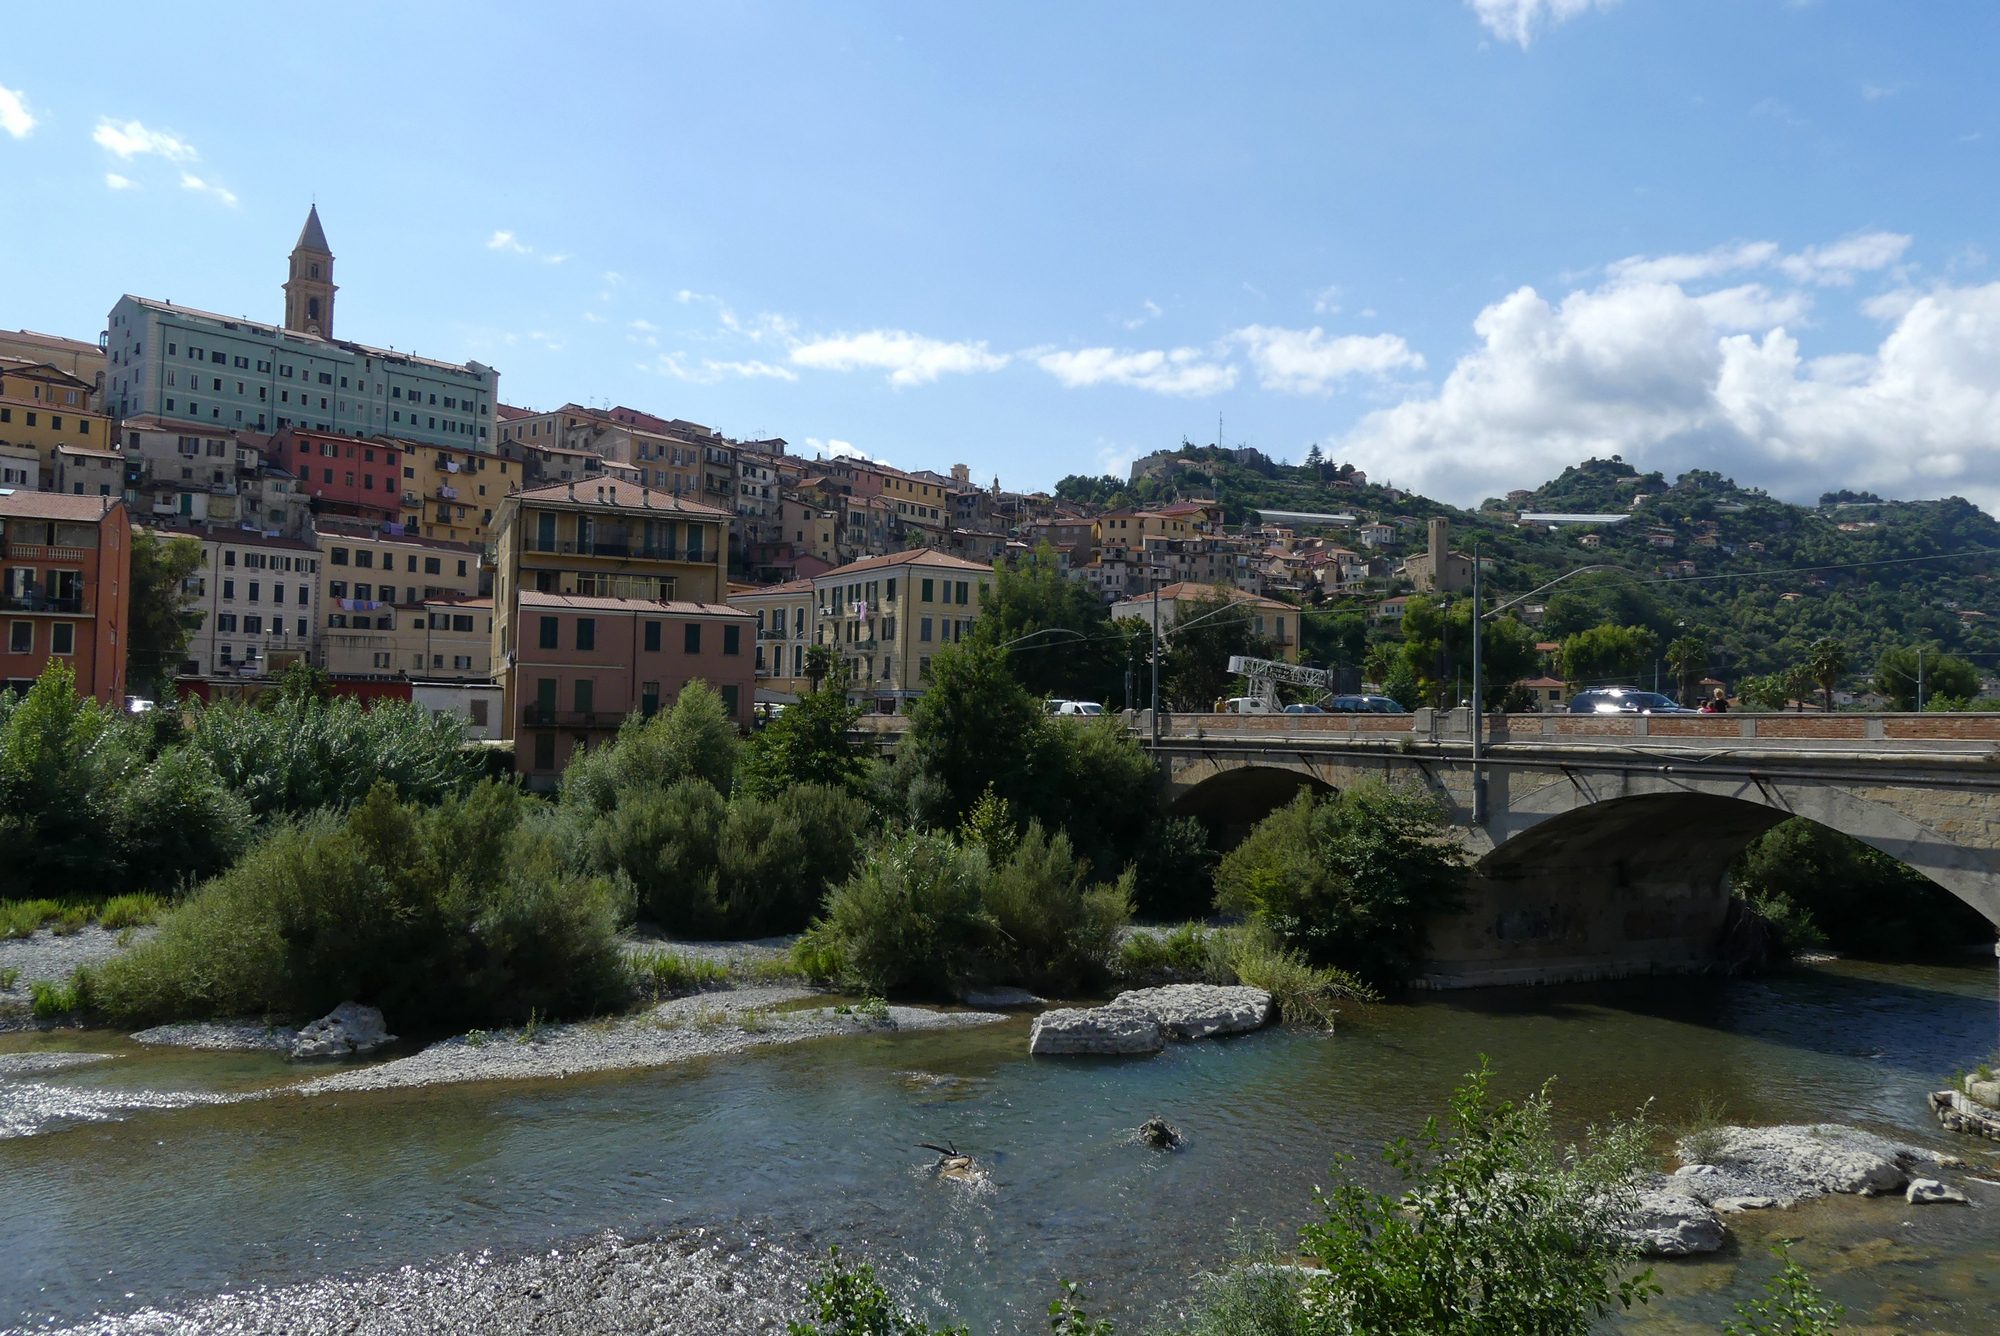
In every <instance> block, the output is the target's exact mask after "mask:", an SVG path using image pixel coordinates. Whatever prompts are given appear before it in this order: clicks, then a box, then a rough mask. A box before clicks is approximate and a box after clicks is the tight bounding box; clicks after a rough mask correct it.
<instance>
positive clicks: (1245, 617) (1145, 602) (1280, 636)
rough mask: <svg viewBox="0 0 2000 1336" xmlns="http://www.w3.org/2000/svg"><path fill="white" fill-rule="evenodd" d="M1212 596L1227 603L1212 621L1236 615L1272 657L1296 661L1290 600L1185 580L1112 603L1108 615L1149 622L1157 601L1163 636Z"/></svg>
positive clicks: (1296, 620)
mask: <svg viewBox="0 0 2000 1336" xmlns="http://www.w3.org/2000/svg"><path fill="white" fill-rule="evenodd" d="M1216 598H1226V599H1228V600H1229V602H1230V604H1231V611H1230V612H1229V613H1226V614H1222V615H1220V616H1218V617H1217V618H1216V620H1218V621H1221V620H1223V617H1231V618H1240V619H1241V620H1242V621H1243V623H1244V624H1245V625H1246V626H1247V627H1248V628H1249V629H1250V631H1251V632H1252V633H1253V634H1255V635H1259V636H1262V637H1264V638H1265V639H1266V640H1268V641H1269V642H1270V643H1271V654H1272V657H1274V658H1279V659H1283V660H1285V662H1287V663H1297V662H1298V661H1299V620H1300V616H1301V614H1300V612H1299V610H1298V609H1297V608H1296V607H1294V606H1292V605H1291V604H1290V603H1280V602H1279V601H1278V600H1277V599H1274V598H1264V597H1262V596H1261V595H1258V594H1251V593H1246V592H1245V591H1243V590H1241V589H1231V588H1228V587H1227V586H1223V585H1205V584H1192V583H1187V582H1182V583H1180V584H1170V585H1168V586H1166V587H1165V588H1164V589H1161V590H1160V591H1159V592H1158V593H1155V594H1145V595H1142V596H1140V597H1138V598H1128V599H1125V600H1123V601H1121V602H1118V603H1114V604H1112V605H1111V617H1112V620H1114V621H1123V620H1125V619H1127V618H1135V617H1136V618H1141V619H1143V620H1144V621H1145V622H1146V623H1147V624H1148V625H1150V624H1151V623H1152V621H1153V616H1154V609H1155V605H1156V604H1157V607H1158V613H1159V622H1160V631H1161V634H1162V635H1164V634H1165V633H1166V632H1167V631H1168V630H1169V629H1170V628H1172V627H1173V626H1174V625H1175V624H1176V623H1177V622H1179V621H1180V619H1181V618H1182V617H1186V616H1195V615H1200V614H1197V613H1195V612H1194V611H1193V609H1194V608H1195V606H1196V605H1198V604H1201V603H1206V602H1209V601H1211V600H1213V599H1216Z"/></svg>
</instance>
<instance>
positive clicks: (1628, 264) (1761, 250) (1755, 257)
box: [1606, 241, 1778, 283]
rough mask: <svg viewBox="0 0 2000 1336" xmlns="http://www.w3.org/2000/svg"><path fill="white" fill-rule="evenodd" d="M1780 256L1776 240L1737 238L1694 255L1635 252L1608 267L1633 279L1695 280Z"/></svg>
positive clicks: (1614, 274)
mask: <svg viewBox="0 0 2000 1336" xmlns="http://www.w3.org/2000/svg"><path fill="white" fill-rule="evenodd" d="M1777 256H1778V243H1777V242H1775V241H1733V242H1730V243H1729V244H1728V245H1726V246H1716V247H1714V248H1713V249H1711V250H1705V251H1702V252H1700V253H1698V254H1694V255H1654V256H1645V255H1631V256H1627V257H1626V258H1625V259H1622V260H1616V261H1614V262H1612V263H1611V264H1610V265H1608V266H1606V271H1607V272H1608V273H1609V274H1610V275H1611V277H1613V278H1615V279H1619V280H1622V281H1625V282H1629V283H1692V282H1696V281H1698V280H1700V279H1704V278H1720V277H1721V276H1722V275H1724V274H1732V273H1737V272H1740V271H1742V270H1745V269H1757V268H1761V267H1762V266H1764V265H1767V264H1769V263H1770V262H1771V261H1772V260H1774V259H1776V258H1777Z"/></svg>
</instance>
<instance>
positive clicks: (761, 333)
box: [715, 304, 798, 343]
mask: <svg viewBox="0 0 2000 1336" xmlns="http://www.w3.org/2000/svg"><path fill="white" fill-rule="evenodd" d="M715 318H716V319H718V320H720V321H721V322H722V327H723V328H724V329H726V330H728V331H729V332H730V333H731V334H737V335H741V336H742V337H743V338H746V339H748V340H750V341H751V342H752V343H762V342H764V340H766V339H771V340H773V341H774V342H780V343H783V342H789V341H790V339H791V337H792V335H793V334H794V333H796V332H797V330H798V324H797V322H795V321H793V320H789V319H787V318H786V317H784V316H782V315H777V314H775V313H773V312H771V311H760V312H758V313H757V314H756V315H753V316H751V317H750V318H749V319H748V320H739V319H738V318H737V316H736V312H734V311H732V310H730V309H729V308H728V307H727V306H722V305H720V304H718V306H717V309H716V313H715Z"/></svg>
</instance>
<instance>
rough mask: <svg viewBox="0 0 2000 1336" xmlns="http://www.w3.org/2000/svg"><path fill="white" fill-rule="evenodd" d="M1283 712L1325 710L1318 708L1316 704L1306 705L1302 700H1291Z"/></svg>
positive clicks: (1321, 711)
mask: <svg viewBox="0 0 2000 1336" xmlns="http://www.w3.org/2000/svg"><path fill="white" fill-rule="evenodd" d="M1285 713H1286V714H1325V713H1326V711H1325V710H1322V709H1321V708H1320V707H1319V706H1317V705H1308V704H1306V703H1305V702H1304V701H1293V702H1292V703H1291V704H1290V705H1287V706H1286V707H1285Z"/></svg>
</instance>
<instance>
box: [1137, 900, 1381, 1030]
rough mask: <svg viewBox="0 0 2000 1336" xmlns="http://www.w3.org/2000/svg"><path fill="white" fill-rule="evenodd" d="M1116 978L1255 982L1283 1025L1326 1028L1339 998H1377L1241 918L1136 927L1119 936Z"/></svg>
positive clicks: (1330, 1024)
mask: <svg viewBox="0 0 2000 1336" xmlns="http://www.w3.org/2000/svg"><path fill="white" fill-rule="evenodd" d="M1113 972H1114V973H1115V974H1116V975H1117V977H1118V979H1119V981H1120V982H1121V983H1125V984H1129V985H1133V986H1137V987H1147V986H1151V985H1155V984H1165V983H1216V984H1247V985H1248V986H1250V987H1252V988H1262V989H1263V990H1264V991H1265V992H1267V993H1269V994H1270V995H1271V999H1272V1001H1273V1002H1274V1003H1275V1004H1276V1005H1277V1008H1278V1015H1279V1016H1280V1017H1282V1018H1283V1019H1284V1021H1285V1022H1286V1023H1287V1024H1291V1025H1305V1026H1312V1027H1316V1028H1319V1029H1325V1030H1330V1029H1332V1028H1333V1024H1334V1019H1335V1017H1336V1016H1338V1015H1339V1012H1340V1004H1341V1003H1343V1002H1377V1001H1380V1000H1381V996H1380V994H1378V993H1377V992H1376V991H1375V990H1374V989H1373V988H1371V987H1369V986H1368V984H1367V983H1366V982H1365V981H1364V980H1362V979H1359V978H1357V977H1355V976H1354V975H1352V974H1348V973H1347V972H1346V971H1344V970H1338V969H1333V968H1331V967H1328V966H1322V965H1314V964H1312V963H1311V962H1309V961H1308V960H1306V959H1305V957H1304V956H1302V955H1300V954H1299V953H1298V952H1297V951H1294V950H1292V949H1290V948H1288V947H1286V946H1285V945H1284V944H1283V943H1282V942H1280V941H1279V940H1278V938H1277V937H1276V935H1275V934H1273V933H1272V932H1271V931H1270V929H1268V928H1265V927H1263V926H1262V925H1260V924H1255V923H1248V924H1241V925H1238V926H1235V927H1229V928H1209V927H1207V926H1205V925H1204V924H1200V923H1183V924H1181V925H1180V926H1179V927H1178V928H1175V929H1173V930H1172V931H1171V932H1166V933H1160V932H1157V931H1150V930H1146V929H1141V930H1139V931H1136V932H1133V933H1132V934H1131V935H1130V936H1128V937H1126V938H1125V940H1124V941H1123V942H1122V943H1120V945H1119V948H1118V954H1117V959H1116V963H1115V966H1114V971H1113Z"/></svg>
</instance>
